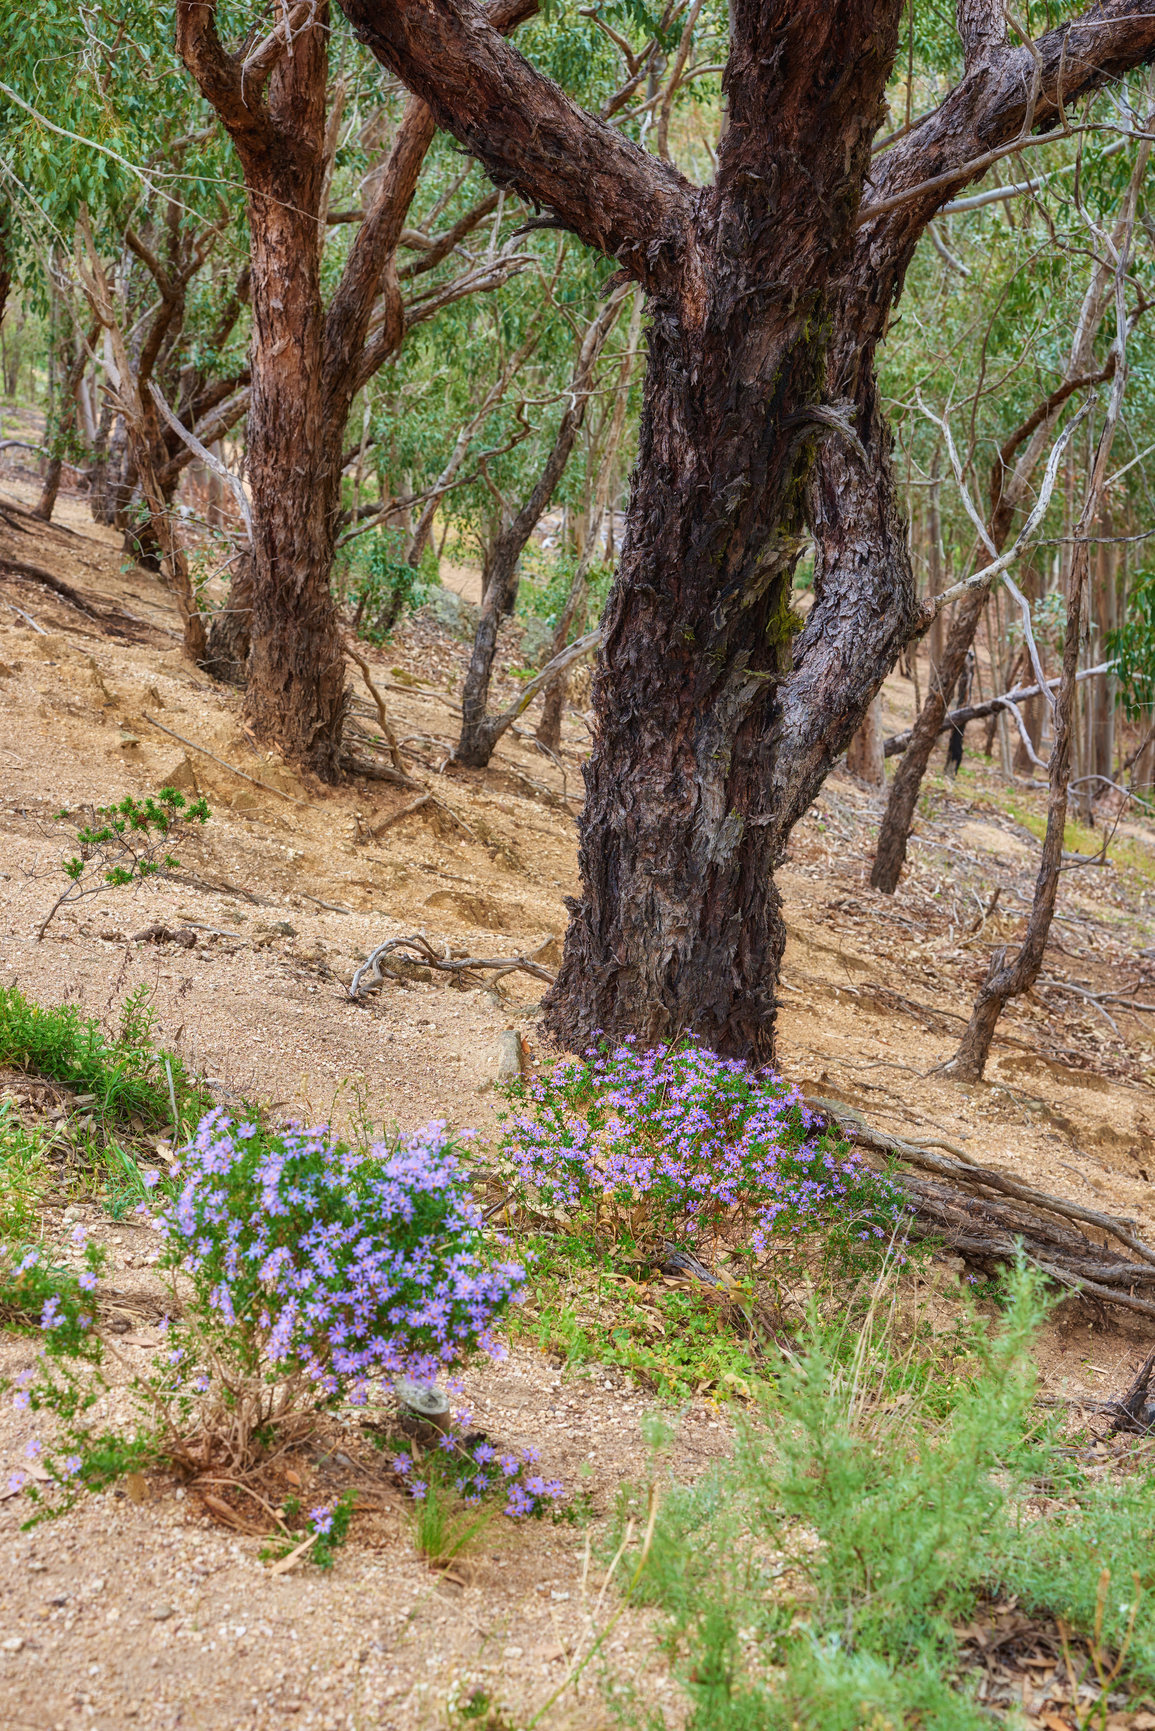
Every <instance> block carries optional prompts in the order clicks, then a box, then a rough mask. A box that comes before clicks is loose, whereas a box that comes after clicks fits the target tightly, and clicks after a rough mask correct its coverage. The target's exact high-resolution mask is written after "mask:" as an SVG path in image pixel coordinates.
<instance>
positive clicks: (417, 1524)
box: [408, 1473, 492, 1569]
mask: <svg viewBox="0 0 1155 1731" xmlns="http://www.w3.org/2000/svg"><path fill="white" fill-rule="evenodd" d="M491 1513H492V1511H491V1510H490V1509H486V1508H482V1509H480V1510H478V1509H471V1508H465V1507H463V1506H462V1503H461V1499H460V1498H459V1497H455V1496H454V1495H453V1493H452V1491H451V1490H450V1489H449V1487H448V1485H447V1484H445V1483H444V1481H443V1480H441V1479H440V1478H439V1477H438V1475H437V1474H436V1473H430V1474H429V1477H428V1479H427V1481H426V1482H425V1485H424V1488H423V1491H422V1494H421V1495H420V1496H415V1497H414V1498H413V1501H412V1502H411V1504H410V1507H409V1511H408V1516H409V1530H410V1533H411V1534H412V1537H413V1545H414V1549H415V1550H416V1551H417V1553H418V1555H419V1556H422V1557H424V1558H425V1560H426V1562H427V1563H428V1564H429V1566H430V1567H431V1568H434V1569H447V1568H448V1567H449V1565H450V1564H451V1563H452V1562H453V1560H454V1558H455V1557H459V1556H461V1554H462V1553H463V1552H464V1551H466V1550H468V1549H469V1547H470V1545H471V1544H473V1542H474V1540H475V1539H477V1538H478V1537H479V1536H480V1535H481V1533H482V1532H483V1531H484V1530H485V1528H486V1527H487V1526H488V1525H489V1521H490V1517H491Z"/></svg>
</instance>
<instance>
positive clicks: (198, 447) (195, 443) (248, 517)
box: [148, 379, 253, 547]
mask: <svg viewBox="0 0 1155 1731" xmlns="http://www.w3.org/2000/svg"><path fill="white" fill-rule="evenodd" d="M148 389H149V394H150V396H151V397H152V400H153V402H154V403H155V404H156V406H157V408H158V409H159V411H160V413H161V414H162V415H163V416H164V419H165V420H166V421H167V422H168V424H169V426H170V427H171V428H172V430H173V432H174V433H175V434H176V436H177V438H178V439H180V440H182V442H183V443H184V444H185V445H187V446H188V448H189V450H190V451H191V452H192V453H193V455H194V456H196V457H199V458H200V460H201V462H202V463H204V465H205V466H206V468H209V469H211V470H212V472H213V474H214V475H219V476H220V478H221V480H222V481H224V483H225V485H226V486H227V487H229V488H230V489H231V491H232V494H233V497H234V498H235V499H236V501H237V504H238V505H239V507H240V512H241V516H242V517H243V518H244V520H245V532H246V534H247V535H248V537H249V545H250V547H251V546H252V543H253V514H252V511H251V510H250V508H249V501H248V497H247V495H246V493H245V489H244V488H243V487H242V486H241V483H240V479H239V477H238V476H236V475H234V474H232V473H231V471H230V470H228V469H226V468H225V465H224V464H223V463H222V462H221V460H220V458H219V457H214V456H213V454H212V452H211V451H210V450H209V448H208V446H207V445H202V444H201V442H200V440H199V439H198V438H197V436H196V434H195V433H190V432H189V430H188V428H187V427H184V426H182V425H181V423H180V422H179V421H178V420H177V418H176V416H175V415H174V414H173V412H172V410H171V409H170V408H169V406H168V404H167V403H166V402H165V400H164V398H163V397H162V396H161V394H160V392H159V391H158V390H157V388H156V385H155V384H154V383H153V381H152V379H149V380H148Z"/></svg>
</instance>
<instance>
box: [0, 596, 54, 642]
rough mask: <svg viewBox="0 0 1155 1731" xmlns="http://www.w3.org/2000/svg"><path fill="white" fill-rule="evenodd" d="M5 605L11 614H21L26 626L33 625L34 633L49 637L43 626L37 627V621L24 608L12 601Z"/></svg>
mask: <svg viewBox="0 0 1155 1731" xmlns="http://www.w3.org/2000/svg"><path fill="white" fill-rule="evenodd" d="M4 605H5V606H6V607H7V608H8V610H9V612H10V613H19V615H20V617H21V619H23V621H24V623H25V624H26V625H31V627H32V629H33V631H37V632H39V634H40V636H41V637H47V636H48V633H47V631H45V629H44V627H43V625H37V623H36V621H35V619H33V617H32V615H31V613H25V611H24V609H23V607H17V606H16V604H15V603H14V602H12V601H6V602H5V603H4Z"/></svg>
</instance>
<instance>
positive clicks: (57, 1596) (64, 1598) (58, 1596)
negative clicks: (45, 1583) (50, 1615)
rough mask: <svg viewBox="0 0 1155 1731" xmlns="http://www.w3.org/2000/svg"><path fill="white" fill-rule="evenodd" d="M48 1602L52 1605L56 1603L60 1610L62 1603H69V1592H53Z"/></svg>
mask: <svg viewBox="0 0 1155 1731" xmlns="http://www.w3.org/2000/svg"><path fill="white" fill-rule="evenodd" d="M48 1603H49V1604H50V1605H55V1607H56V1609H57V1610H59V1609H60V1608H61V1606H62V1605H67V1603H68V1594H67V1593H53V1595H52V1597H51V1598H50V1599H49V1601H48Z"/></svg>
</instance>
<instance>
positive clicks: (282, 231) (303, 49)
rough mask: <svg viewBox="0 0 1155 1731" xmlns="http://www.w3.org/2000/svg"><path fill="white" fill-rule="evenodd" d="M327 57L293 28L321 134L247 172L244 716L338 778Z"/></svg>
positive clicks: (310, 36)
mask: <svg viewBox="0 0 1155 1731" xmlns="http://www.w3.org/2000/svg"><path fill="white" fill-rule="evenodd" d="M324 54H325V49H324V37H323V34H322V32H321V31H320V30H312V31H309V32H307V33H306V34H305V35H303V36H299V37H298V38H297V42H296V44H295V48H294V59H293V60H292V61H287V62H283V63H282V64H283V65H285V66H287V67H288V69H289V72H290V75H291V76H294V77H296V78H297V79H298V81H299V82H298V89H299V91H300V94H301V109H302V113H301V116H300V124H301V129H302V133H303V134H304V137H305V138H306V139H307V138H308V136H309V133H310V131H315V132H316V134H317V136H316V146H317V147H316V149H315V151H314V152H313V153H312V154H311V155H309V154H307V153H306V151H305V150H304V149H302V151H301V153H300V156H299V157H298V158H296V159H294V160H290V161H288V162H285V161H282V160H281V159H280V158H279V157H277V158H274V160H273V162H272V163H271V164H270V166H269V171H268V174H267V178H266V179H265V180H264V184H259V183H258V184H254V182H256V179H257V177H256V175H255V174H252V175H251V176H250V188H249V230H250V235H251V244H252V262H253V273H252V306H253V347H252V374H253V383H252V396H251V399H250V404H249V419H248V431H247V439H246V443H247V453H248V463H247V474H248V481H249V487H250V491H251V495H252V517H253V547H252V569H251V593H252V622H251V627H250V630H251V645H250V650H249V657H248V682H247V685H246V689H245V719H246V720H247V721H248V723H249V725H250V726H251V727H252V729H253V732H254V733H255V735H256V737H257V738H258V739H260V740H263V741H267V742H269V743H270V744H273V745H275V746H277V747H278V748H279V749H280V750H281V751H282V752H283V753H284V754H285V756H286V757H287V758H289V759H290V760H291V761H292V762H294V763H299V764H300V765H301V766H302V767H303V768H305V769H308V770H311V771H312V772H313V773H314V774H316V775H318V776H319V777H320V778H321V780H322V781H329V782H332V781H335V780H337V778H338V775H339V759H340V751H341V729H342V724H343V721H344V714H345V656H344V650H343V647H342V644H341V636H340V631H339V629H338V624H337V613H336V608H335V607H334V604H333V598H332V595H331V593H330V588H329V573H330V571H331V569H332V565H333V551H334V547H335V544H336V530H337V506H338V492H339V486H340V475H339V470H338V468H337V463H338V461H339V452H338V451H335V450H334V444H333V440H332V438H331V436H330V429H329V428H328V427H327V426H326V424H325V414H324V380H323V375H322V343H323V336H324V312H323V307H322V303H321V276H320V262H321V247H320V235H321V227H320V224H319V222H318V214H317V213H318V211H319V208H320V195H321V179H322V173H321V170H322V163H321V151H320V140H321V139H322V138H323V134H324V118H325V77H324V70H323V62H324ZM309 57H316V59H317V61H318V62H319V63H320V64H319V66H318V67H315V68H314V69H313V71H312V76H310V74H309V70H308V69H307V68H302V66H301V62H302V61H303V60H306V59H307V58H309ZM279 72H280V69H279V68H278V70H277V71H276V72H274V74H273V78H274V79H276V78H277V77H278V75H279ZM309 98H311V99H312V104H311V107H310V106H309V104H308V99H309ZM310 121H311V123H312V124H311V126H310V124H309V123H310ZM343 430H344V428H343V426H342V429H341V431H342V432H343Z"/></svg>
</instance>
